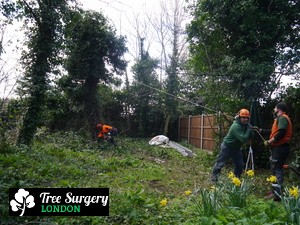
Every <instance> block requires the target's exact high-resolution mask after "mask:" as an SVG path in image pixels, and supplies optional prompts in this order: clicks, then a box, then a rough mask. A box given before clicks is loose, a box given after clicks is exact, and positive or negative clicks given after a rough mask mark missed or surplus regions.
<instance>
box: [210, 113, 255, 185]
mask: <svg viewBox="0 0 300 225" xmlns="http://www.w3.org/2000/svg"><path fill="white" fill-rule="evenodd" d="M249 119H250V112H249V111H248V110H247V109H241V110H240V111H239V112H238V114H237V115H236V117H235V120H234V121H233V124H232V125H231V126H230V128H229V131H228V133H227V135H226V136H225V138H224V139H223V142H222V144H221V148H220V153H219V155H218V156H217V159H216V162H215V164H214V166H213V169H212V174H211V181H212V182H217V181H218V177H219V174H220V173H221V170H222V168H223V167H224V165H225V163H226V162H227V161H228V160H229V158H231V159H232V161H233V164H234V175H235V176H236V177H238V178H239V177H241V174H242V172H243V170H244V160H243V152H242V150H241V147H242V145H243V144H245V143H247V142H248V141H249V140H250V138H251V137H252V136H253V131H252V126H251V125H250V124H249Z"/></svg>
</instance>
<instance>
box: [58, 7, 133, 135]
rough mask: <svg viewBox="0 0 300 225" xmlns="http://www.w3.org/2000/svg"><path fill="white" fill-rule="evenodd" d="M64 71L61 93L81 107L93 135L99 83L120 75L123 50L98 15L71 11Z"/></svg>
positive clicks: (123, 64) (98, 112) (98, 109)
mask: <svg viewBox="0 0 300 225" xmlns="http://www.w3.org/2000/svg"><path fill="white" fill-rule="evenodd" d="M66 40H67V42H66V46H67V49H68V50H67V58H66V70H67V71H68V75H67V76H66V77H64V79H63V80H64V82H62V84H63V86H64V90H65V91H66V92H67V93H68V94H69V97H70V98H71V99H73V100H74V103H75V104H77V105H78V106H80V107H82V111H81V112H80V113H82V114H81V117H82V118H83V121H86V122H87V126H88V129H89V130H90V132H91V134H93V131H94V126H95V124H97V123H99V120H100V119H103V118H102V117H101V101H100V99H99V94H98V93H97V89H98V88H101V87H100V86H99V83H100V82H101V81H102V82H106V83H111V82H113V75H114V74H115V73H116V74H119V75H120V74H122V73H123V71H124V70H125V68H126V61H125V60H123V58H122V56H123V54H124V53H125V52H126V51H127V48H126V46H125V38H124V37H123V36H120V37H119V36H117V35H116V31H115V29H114V28H113V27H112V26H111V25H110V24H109V22H108V20H107V18H105V17H104V16H103V15H102V14H101V13H98V12H92V11H86V12H83V11H81V12H74V14H73V16H72V18H71V20H70V23H69V24H68V26H67V30H66Z"/></svg>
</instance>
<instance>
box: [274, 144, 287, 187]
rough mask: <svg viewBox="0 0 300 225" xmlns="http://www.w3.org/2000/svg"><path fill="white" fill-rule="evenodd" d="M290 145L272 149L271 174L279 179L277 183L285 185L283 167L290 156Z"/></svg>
mask: <svg viewBox="0 0 300 225" xmlns="http://www.w3.org/2000/svg"><path fill="white" fill-rule="evenodd" d="M289 152H290V147H289V144H283V145H279V146H275V147H272V148H271V154H272V155H271V172H272V174H273V175H274V176H276V178H277V183H278V184H279V185H280V186H282V184H283V165H284V164H285V162H286V159H287V157H288V156H289Z"/></svg>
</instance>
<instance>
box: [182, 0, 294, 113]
mask: <svg viewBox="0 0 300 225" xmlns="http://www.w3.org/2000/svg"><path fill="white" fill-rule="evenodd" d="M190 9H191V14H192V15H193V17H194V18H193V20H192V21H191V23H190V24H189V26H188V29H187V30H188V36H189V42H190V51H191V58H190V61H189V68H190V69H191V70H192V71H193V73H194V74H195V75H194V76H193V77H192V78H191V79H197V80H200V82H201V87H200V88H199V90H202V93H201V94H202V96H203V97H204V102H205V103H206V104H211V102H212V101H213V99H214V98H215V99H216V102H218V103H219V104H220V105H221V106H220V108H223V107H224V105H227V102H226V99H230V100H232V101H233V102H234V101H245V100H246V101H247V100H249V99H250V98H251V97H254V98H266V97H269V95H270V93H272V92H273V91H274V90H276V88H277V83H276V79H277V78H279V77H278V76H277V74H275V68H279V67H280V69H281V70H282V72H285V73H286V72H287V73H289V72H291V74H292V75H294V76H296V73H295V71H294V69H295V68H297V62H299V58H297V59H296V58H295V51H296V49H299V26H297V25H296V24H297V23H298V16H297V14H299V7H297V4H296V3H295V2H294V1H288V0H285V1H279V0H278V1H264V0H261V1H249V0H243V1H238V2H232V1H213V0H199V1H197V3H196V4H195V5H193V6H191V8H190ZM288 46H289V47H288ZM286 47H288V48H289V49H290V50H291V51H285V50H284V49H286ZM281 59H282V60H281ZM288 71H289V72H288ZM220 90H222V91H220ZM203 92H204V93H203ZM209 97H210V98H209ZM222 97H223V99H222ZM229 104H230V103H229ZM214 106H216V104H215V105H214ZM214 108H217V107H214ZM227 108H229V107H227ZM223 111H225V110H223Z"/></svg>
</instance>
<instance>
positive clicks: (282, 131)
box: [259, 102, 292, 201]
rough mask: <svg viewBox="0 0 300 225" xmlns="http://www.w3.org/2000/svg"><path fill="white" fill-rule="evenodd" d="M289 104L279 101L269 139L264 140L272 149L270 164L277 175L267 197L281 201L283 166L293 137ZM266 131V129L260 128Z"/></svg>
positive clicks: (263, 131) (273, 173)
mask: <svg viewBox="0 0 300 225" xmlns="http://www.w3.org/2000/svg"><path fill="white" fill-rule="evenodd" d="M286 111H287V106H286V104H285V103H284V102H279V103H278V104H277V105H276V106H275V108H274V118H275V119H274V122H273V125H272V129H271V134H270V138H269V140H266V141H264V145H265V146H267V147H269V148H270V150H271V157H270V164H271V172H272V175H274V176H276V182H275V183H272V191H271V193H270V194H269V195H267V196H265V199H274V200H275V201H280V199H281V195H282V186H283V180H284V179H283V178H284V173H283V166H284V164H285V162H286V160H287V158H288V156H289V152H290V145H289V143H290V141H291V139H292V122H291V120H290V118H289V117H288V115H287V114H286ZM259 131H260V132H262V133H265V132H266V130H263V129H259Z"/></svg>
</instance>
